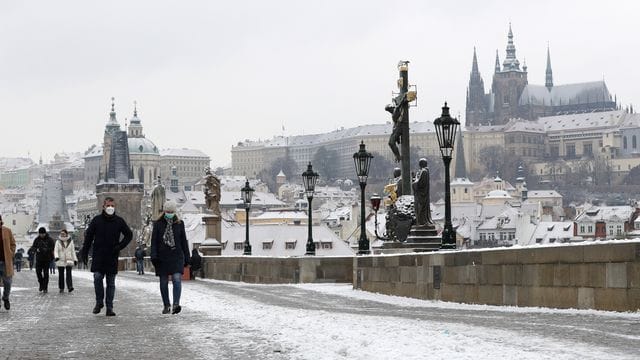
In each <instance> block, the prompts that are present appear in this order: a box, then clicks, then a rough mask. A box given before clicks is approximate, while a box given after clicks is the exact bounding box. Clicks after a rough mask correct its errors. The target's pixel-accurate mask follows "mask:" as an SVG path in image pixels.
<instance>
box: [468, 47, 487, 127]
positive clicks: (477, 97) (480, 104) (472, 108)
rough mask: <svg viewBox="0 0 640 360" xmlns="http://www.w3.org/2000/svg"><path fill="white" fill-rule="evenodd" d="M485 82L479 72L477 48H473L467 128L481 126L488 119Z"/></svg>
mask: <svg viewBox="0 0 640 360" xmlns="http://www.w3.org/2000/svg"><path fill="white" fill-rule="evenodd" d="M485 99H486V95H485V93H484V81H483V80H482V76H480V71H479V70H478V58H477V57H476V48H475V47H474V48H473V63H472V65H471V76H470V77H469V87H468V88H467V109H466V117H465V118H466V122H465V125H466V126H472V125H479V124H481V123H482V122H484V121H485V120H486V118H487V111H488V106H487V105H488V104H487V103H486V101H485Z"/></svg>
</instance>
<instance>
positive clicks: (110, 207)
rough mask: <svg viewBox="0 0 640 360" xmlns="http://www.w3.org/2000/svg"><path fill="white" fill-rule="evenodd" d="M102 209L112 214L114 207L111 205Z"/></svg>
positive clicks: (114, 210)
mask: <svg viewBox="0 0 640 360" xmlns="http://www.w3.org/2000/svg"><path fill="white" fill-rule="evenodd" d="M104 211H105V212H106V213H107V214H108V215H113V214H114V213H115V212H116V208H115V207H113V206H107V207H106V208H104Z"/></svg>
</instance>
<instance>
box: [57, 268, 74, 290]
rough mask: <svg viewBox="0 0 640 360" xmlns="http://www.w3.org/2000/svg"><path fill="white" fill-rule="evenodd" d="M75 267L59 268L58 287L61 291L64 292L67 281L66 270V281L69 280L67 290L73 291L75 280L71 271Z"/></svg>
mask: <svg viewBox="0 0 640 360" xmlns="http://www.w3.org/2000/svg"><path fill="white" fill-rule="evenodd" d="M72 268H73V266H66V267H63V266H58V287H59V288H60V290H64V281H65V269H66V270H67V271H66V273H67V274H66V280H67V289H68V290H71V289H73V279H72V278H71V269H72Z"/></svg>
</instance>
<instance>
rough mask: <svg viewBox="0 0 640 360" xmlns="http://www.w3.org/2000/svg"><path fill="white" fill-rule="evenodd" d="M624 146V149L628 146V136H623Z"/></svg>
mask: <svg viewBox="0 0 640 360" xmlns="http://www.w3.org/2000/svg"><path fill="white" fill-rule="evenodd" d="M622 148H623V149H626V148H627V137H626V136H624V137H623V138H622Z"/></svg>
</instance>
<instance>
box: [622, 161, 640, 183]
mask: <svg viewBox="0 0 640 360" xmlns="http://www.w3.org/2000/svg"><path fill="white" fill-rule="evenodd" d="M622 183H623V184H624V185H640V165H638V166H636V167H633V168H631V170H629V173H628V174H627V176H625V178H624V180H623V181H622Z"/></svg>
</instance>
